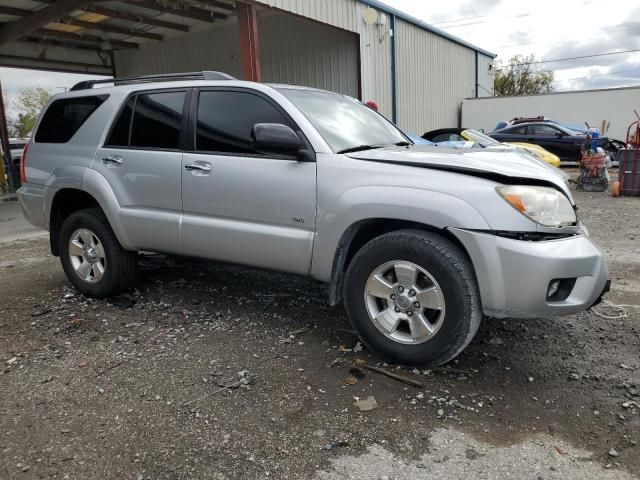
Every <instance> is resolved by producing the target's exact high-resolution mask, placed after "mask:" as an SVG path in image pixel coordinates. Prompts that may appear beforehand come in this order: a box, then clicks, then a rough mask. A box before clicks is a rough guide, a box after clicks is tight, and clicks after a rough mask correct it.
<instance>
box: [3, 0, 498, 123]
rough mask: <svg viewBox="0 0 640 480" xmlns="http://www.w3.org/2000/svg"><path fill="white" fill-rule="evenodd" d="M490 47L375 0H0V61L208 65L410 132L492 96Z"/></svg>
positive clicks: (155, 70)
mask: <svg viewBox="0 0 640 480" xmlns="http://www.w3.org/2000/svg"><path fill="white" fill-rule="evenodd" d="M494 57H495V55H494V54H492V53H490V52H487V51H485V50H483V49H481V48H478V47H476V46H475V45H472V44H470V43H468V42H466V41H464V40H462V39H460V38H457V37H454V36H452V35H450V34H448V33H446V32H444V31H442V30H439V29H437V28H435V27H433V26H431V25H428V24H426V23H425V22H423V21H421V20H419V19H417V18H415V17H412V16H410V15H407V14H406V13H404V12H402V11H399V10H396V9H393V8H391V7H389V6H388V5H386V4H384V3H381V2H380V1H378V0H132V1H115V0H110V1H83V0H3V1H2V3H1V5H0V66H8V67H22V68H34V69H44V70H54V71H66V72H78V73H88V74H98V75H114V76H116V77H126V76H135V75H147V74H159V73H169V72H188V71H201V70H219V71H223V72H226V73H229V74H231V75H233V76H234V77H236V78H243V79H247V80H257V81H263V82H271V83H292V84H299V85H307V86H312V87H318V88H323V89H326V90H331V91H335V92H340V93H344V94H347V95H351V96H353V97H357V98H360V99H362V100H374V101H375V102H376V103H377V104H378V105H379V107H380V111H381V113H383V114H384V115H386V116H387V117H389V118H390V119H392V120H393V121H394V122H395V123H397V124H398V125H399V126H400V127H401V128H403V129H405V130H406V131H409V132H414V133H418V134H420V133H423V132H425V131H427V130H431V129H434V128H440V127H446V126H456V125H458V123H459V115H460V106H461V104H462V100H463V99H465V98H468V97H478V96H486V95H492V92H493V71H492V62H493V58H494Z"/></svg>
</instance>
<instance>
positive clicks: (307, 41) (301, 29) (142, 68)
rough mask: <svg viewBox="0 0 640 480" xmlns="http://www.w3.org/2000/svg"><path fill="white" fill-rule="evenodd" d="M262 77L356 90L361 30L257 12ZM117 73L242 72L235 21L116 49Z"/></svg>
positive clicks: (355, 92) (239, 74) (347, 91)
mask: <svg viewBox="0 0 640 480" xmlns="http://www.w3.org/2000/svg"><path fill="white" fill-rule="evenodd" d="M258 29H259V31H260V63H261V67H262V76H263V81H265V82H280V83H292V84H297V85H307V86H311V87H317V88H323V89H326V90H331V91H335V92H340V93H344V94H347V95H351V96H354V97H357V96H358V73H359V72H358V47H359V43H358V36H357V35H356V34H355V33H352V32H348V31H346V30H339V29H337V28H332V27H328V26H324V25H321V24H319V23H315V22H312V21H309V20H304V19H301V18H299V17H295V16H292V15H283V14H281V13H274V12H269V11H265V12H263V14H261V15H259V17H258ZM115 59H116V73H117V75H118V76H128V75H141V74H151V73H166V72H180V71H183V72H186V71H198V70H220V71H224V72H227V73H229V74H231V75H233V76H235V77H237V78H242V66H241V62H240V49H239V44H238V27H237V24H236V23H235V21H230V22H227V23H225V24H219V25H217V26H216V27H215V28H213V29H210V30H206V31H202V32H195V33H191V34H189V35H182V36H178V37H174V38H171V39H168V40H165V41H164V42H162V43H148V44H144V45H142V46H141V48H140V49H139V50H137V51H134V50H125V51H122V52H117V53H116V56H115Z"/></svg>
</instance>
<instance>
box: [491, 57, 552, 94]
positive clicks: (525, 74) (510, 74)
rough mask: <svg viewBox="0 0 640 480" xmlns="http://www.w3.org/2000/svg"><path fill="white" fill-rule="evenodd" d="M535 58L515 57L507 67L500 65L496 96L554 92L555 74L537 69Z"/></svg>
mask: <svg viewBox="0 0 640 480" xmlns="http://www.w3.org/2000/svg"><path fill="white" fill-rule="evenodd" d="M535 67H536V65H535V57H534V56H533V55H529V56H528V57H525V56H522V55H515V56H514V57H511V58H510V59H509V61H508V62H507V64H506V65H502V64H501V63H498V65H497V67H496V74H495V78H494V81H493V87H494V90H495V94H496V95H499V96H502V95H535V94H537V93H549V92H551V91H553V72H548V71H541V70H538V69H536V68H535Z"/></svg>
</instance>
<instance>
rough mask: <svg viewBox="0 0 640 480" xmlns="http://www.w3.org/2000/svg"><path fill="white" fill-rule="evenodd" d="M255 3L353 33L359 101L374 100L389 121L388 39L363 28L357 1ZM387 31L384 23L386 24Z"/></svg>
mask: <svg viewBox="0 0 640 480" xmlns="http://www.w3.org/2000/svg"><path fill="white" fill-rule="evenodd" d="M257 3H260V4H262V5H265V6H268V7H273V8H277V9H280V10H284V11H287V12H291V13H294V14H296V15H302V16H305V17H307V18H312V19H314V20H317V21H319V22H322V23H326V24H329V25H333V26H335V27H338V28H342V29H345V30H348V31H350V32H354V33H357V34H358V35H359V38H360V72H361V79H362V85H361V87H362V99H363V100H365V101H366V100H374V101H375V102H376V103H377V104H378V106H379V107H380V111H381V112H382V113H383V114H384V115H386V116H388V117H391V39H390V37H389V35H388V34H387V35H383V34H382V33H383V31H384V30H386V29H385V28H378V27H377V26H375V25H367V24H365V23H364V20H363V19H362V11H363V10H364V9H366V8H367V5H365V4H363V3H362V2H359V1H357V0H260V1H258V2H257ZM387 29H388V23H387Z"/></svg>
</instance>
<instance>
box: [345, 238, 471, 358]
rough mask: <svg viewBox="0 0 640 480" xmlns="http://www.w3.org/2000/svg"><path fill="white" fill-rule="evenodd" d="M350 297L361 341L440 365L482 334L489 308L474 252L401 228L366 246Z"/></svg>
mask: <svg viewBox="0 0 640 480" xmlns="http://www.w3.org/2000/svg"><path fill="white" fill-rule="evenodd" d="M344 299H345V307H346V310H347V314H348V315H349V318H350V320H351V323H352V324H353V326H354V328H355V329H356V331H357V332H358V333H359V335H360V338H361V339H362V341H363V342H364V343H365V344H366V345H367V346H368V347H369V348H371V349H373V350H375V351H378V352H380V353H381V354H382V355H383V356H384V357H386V358H388V359H389V360H392V361H397V362H402V363H411V364H420V365H432V366H436V365H441V364H443V363H446V362H448V361H450V360H452V359H453V358H454V357H456V356H457V355H458V354H459V353H460V352H462V350H464V348H465V347H466V346H467V345H468V344H469V343H470V342H471V340H472V339H473V337H474V335H475V334H476V332H477V330H478V327H479V326H480V321H481V319H482V311H481V307H480V295H479V292H478V286H477V284H476V279H475V274H474V271H473V267H472V265H471V262H470V261H469V258H468V257H467V256H466V255H465V254H464V253H463V252H462V251H461V250H460V248H459V247H458V246H456V245H455V244H454V243H452V242H451V241H449V240H447V239H446V238H444V237H442V236H440V235H437V234H434V233H431V232H425V231H420V230H400V231H396V232H391V233H388V234H385V235H382V236H380V237H377V238H375V239H373V240H371V241H370V242H369V243H367V244H366V245H365V246H364V247H362V248H361V249H360V250H359V251H358V252H357V253H356V255H355V256H354V257H353V259H352V261H351V262H350V264H349V267H348V269H347V273H346V277H345V287H344Z"/></svg>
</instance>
